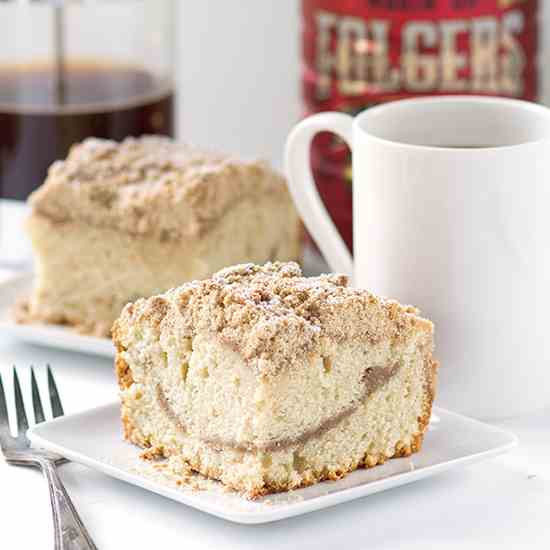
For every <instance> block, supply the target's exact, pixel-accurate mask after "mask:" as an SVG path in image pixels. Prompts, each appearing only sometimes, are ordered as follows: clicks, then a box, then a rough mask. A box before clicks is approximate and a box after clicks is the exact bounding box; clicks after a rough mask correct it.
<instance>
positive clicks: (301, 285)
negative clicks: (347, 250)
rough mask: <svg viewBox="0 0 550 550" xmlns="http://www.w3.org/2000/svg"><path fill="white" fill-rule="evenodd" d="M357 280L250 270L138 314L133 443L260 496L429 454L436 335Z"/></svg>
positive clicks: (128, 425)
mask: <svg viewBox="0 0 550 550" xmlns="http://www.w3.org/2000/svg"><path fill="white" fill-rule="evenodd" d="M346 284H347V281H346V277H344V276H340V275H322V276H320V277H314V278H305V277H303V276H302V273H301V271H300V269H299V267H298V266H297V265H296V264H295V263H286V264H284V263H268V264H266V265H265V266H263V267H260V266H255V265H253V264H245V265H238V266H235V267H232V268H228V269H225V270H223V271H220V272H218V273H217V274H215V275H214V276H213V277H212V278H211V279H208V280H204V281H200V282H192V283H187V284H184V285H183V286H181V287H179V288H176V289H173V290H171V291H169V292H166V293H165V294H162V295H159V296H155V297H152V298H149V299H141V300H138V301H136V302H135V303H133V304H129V305H127V306H126V307H125V308H124V310H123V312H122V315H121V317H120V318H119V319H118V320H117V322H116V323H115V327H114V330H113V334H114V342H115V345H116V347H117V350H118V351H117V358H116V367H117V375H118V380H119V385H120V388H121V399H122V421H123V425H124V434H125V437H126V439H128V440H129V441H131V442H133V443H136V444H138V445H140V446H142V447H146V448H147V447H153V448H154V449H155V452H158V453H162V454H163V455H164V456H167V457H171V462H172V463H173V464H177V462H178V461H180V462H181V463H182V464H186V465H189V466H190V467H191V468H192V469H194V470H196V471H198V472H200V473H202V474H204V475H206V476H208V477H211V478H215V479H219V480H221V481H222V482H223V483H224V484H226V485H228V486H230V487H232V488H234V489H236V490H238V491H240V492H242V493H244V494H245V495H246V496H248V497H251V498H253V497H257V496H260V495H263V494H266V493H270V492H275V491H284V490H288V489H293V488H297V487H301V486H305V485H310V484H312V483H315V482H318V481H321V480H324V479H335V478H338V477H341V476H343V475H344V474H346V473H347V472H350V471H352V470H354V469H356V468H358V467H361V466H367V467H370V466H375V465H376V464H381V463H383V462H384V461H386V460H387V459H389V458H392V457H400V456H405V455H409V454H411V453H413V452H415V451H418V450H419V449H420V446H421V444H422V440H423V436H424V432H425V431H426V428H427V425H428V422H429V419H430V414H431V407H432V401H433V397H434V387H435V378H436V367H437V364H436V362H435V361H434V360H433V358H432V348H433V326H432V324H431V323H430V322H429V321H427V320H425V319H422V318H420V317H419V316H418V315H417V311H416V310H415V309H413V308H411V307H404V306H401V305H399V304H398V303H396V302H394V301H386V300H382V299H380V298H377V297H376V296H374V295H372V294H370V293H369V292H367V291H364V290H357V289H352V288H348V287H347V286H346Z"/></svg>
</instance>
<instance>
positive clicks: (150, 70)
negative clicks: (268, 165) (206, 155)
mask: <svg viewBox="0 0 550 550" xmlns="http://www.w3.org/2000/svg"><path fill="white" fill-rule="evenodd" d="M173 9H174V6H173V2H172V0H103V1H102V0H95V1H93V0H72V1H71V0H65V1H59V0H50V1H48V0H43V1H36V2H27V1H24V2H23V1H17V0H11V1H10V0H8V1H7V2H0V44H1V47H0V196H1V197H2V198H13V199H25V198H26V197H27V196H28V194H29V193H30V192H31V191H32V190H33V189H35V188H36V187H38V186H39V185H40V184H41V183H42V182H43V180H44V178H45V176H46V174H47V170H48V167H49V166H50V164H51V163H52V162H53V161H55V160H57V159H61V158H64V157H65V156H66V154H67V152H68V150H69V148H70V147H71V145H72V144H74V143H76V142H79V141H82V140H83V139H85V138H87V137H89V136H95V137H102V138H110V139H115V140H121V139H123V138H125V137H126V136H138V135H141V134H165V135H172V134H173V110H174V82H173V78H172V76H173V55H172V54H173V47H172V36H173V32H172V26H173V21H174V17H173Z"/></svg>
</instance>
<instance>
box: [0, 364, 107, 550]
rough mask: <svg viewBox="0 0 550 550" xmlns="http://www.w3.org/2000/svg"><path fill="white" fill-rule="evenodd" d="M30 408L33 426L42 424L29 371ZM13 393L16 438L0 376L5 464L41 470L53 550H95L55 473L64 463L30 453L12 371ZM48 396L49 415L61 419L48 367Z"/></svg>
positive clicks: (52, 456)
mask: <svg viewBox="0 0 550 550" xmlns="http://www.w3.org/2000/svg"><path fill="white" fill-rule="evenodd" d="M31 386H32V407H33V411H34V419H35V422H36V423H39V422H44V420H45V419H46V418H45V415H44V409H43V407H42V401H41V400H40V394H39V392H38V384H37V383H36V377H35V375H34V369H33V367H31ZM13 390H14V395H15V410H16V413H17V437H12V435H11V433H10V425H9V420H8V408H7V405H6V396H5V394H4V386H3V384H2V376H1V375H0V448H1V449H2V452H3V453H4V457H5V459H6V462H8V464H14V465H17V466H34V467H36V468H40V470H42V473H43V474H44V476H45V477H46V480H47V481H48V488H49V490H50V503H51V506H52V515H53V524H54V536H55V550H97V547H96V545H95V544H94V542H93V541H92V538H91V537H90V535H89V534H88V531H87V530H86V528H85V527H84V524H83V523H82V520H81V519H80V516H79V515H78V513H77V512H76V509H75V507H74V505H73V503H72V501H71V499H70V498H69V495H68V494H67V491H66V490H65V487H64V486H63V483H62V482H61V479H60V478H59V476H58V474H57V470H56V465H57V464H61V463H62V462H65V461H66V460H65V459H64V458H63V457H62V456H59V455H56V454H53V453H50V452H47V451H41V450H39V449H33V448H31V446H30V441H29V439H28V438H27V434H26V432H27V429H28V427H29V423H28V420H27V414H26V412H25V405H24V404H23V396H22V394H21V386H20V385H19V378H18V376H17V370H16V369H15V367H13ZM48 393H49V397H50V404H51V409H52V415H53V416H54V417H57V416H62V415H63V407H62V406H61V399H60V397H59V393H58V391H57V386H56V384H55V380H54V377H53V373H52V370H51V368H50V367H49V365H48Z"/></svg>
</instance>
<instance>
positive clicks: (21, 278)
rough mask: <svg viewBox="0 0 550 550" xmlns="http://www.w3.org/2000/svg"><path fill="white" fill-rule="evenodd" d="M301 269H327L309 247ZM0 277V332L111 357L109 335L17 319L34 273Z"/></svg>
mask: <svg viewBox="0 0 550 550" xmlns="http://www.w3.org/2000/svg"><path fill="white" fill-rule="evenodd" d="M303 269H304V274H305V275H307V276H311V275H318V274H319V273H327V272H328V271H329V269H328V266H327V264H326V263H325V261H324V260H323V259H322V258H321V256H319V255H318V254H317V253H316V252H314V251H313V249H311V248H310V247H307V248H306V249H305V251H304V261H303ZM0 281H1V282H0V334H6V335H10V336H13V337H15V338H17V339H19V340H22V341H23V342H29V343H31V344H38V345H41V346H48V347H53V348H60V349H66V350H71V351H80V352H83V353H91V354H94V355H101V356H104V357H114V355H115V349H114V347H113V344H112V343H111V340H110V339H109V338H98V337H95V336H84V335H83V334H79V333H78V332H76V331H75V330H74V329H72V328H71V327H64V326H60V325H51V324H46V323H38V322H36V323H29V324H18V323H16V322H15V321H14V320H13V318H12V315H11V310H12V308H13V306H14V304H15V302H16V301H17V300H18V299H19V298H20V297H25V296H28V295H29V294H30V292H31V288H32V283H33V275H32V274H25V275H14V276H13V277H7V278H6V279H5V280H2V279H0Z"/></svg>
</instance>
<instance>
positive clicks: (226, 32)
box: [177, 0, 301, 166]
mask: <svg viewBox="0 0 550 550" xmlns="http://www.w3.org/2000/svg"><path fill="white" fill-rule="evenodd" d="M179 8H180V9H179V29H178V31H177V46H178V47H177V51H178V57H179V59H178V61H177V65H178V69H179V85H180V87H179V99H180V113H179V119H178V123H179V124H178V129H179V136H180V137H181V138H182V139H186V140H191V141H192V142H194V143H196V144H197V145H204V146H208V147H215V148H219V149H222V150H226V151H229V152H234V153H238V154H241V155H244V156H247V157H263V158H267V159H269V160H271V161H272V162H274V163H275V164H276V165H277V166H280V162H281V158H282V151H283V144H284V141H285V138H286V135H287V133H288V131H289V130H290V128H291V127H292V125H293V124H294V123H295V122H297V121H298V119H299V117H300V114H301V105H300V43H301V42H300V40H301V39H300V2H299V1H298V0H182V1H180V2H179Z"/></svg>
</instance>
